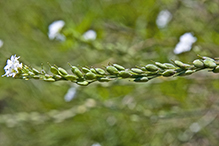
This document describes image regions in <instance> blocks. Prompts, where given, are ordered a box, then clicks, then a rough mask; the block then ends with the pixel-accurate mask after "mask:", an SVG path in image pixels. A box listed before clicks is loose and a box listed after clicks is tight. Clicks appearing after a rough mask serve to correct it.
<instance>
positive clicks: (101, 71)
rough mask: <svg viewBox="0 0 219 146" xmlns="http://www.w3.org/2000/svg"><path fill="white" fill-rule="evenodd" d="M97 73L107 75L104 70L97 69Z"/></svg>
mask: <svg viewBox="0 0 219 146" xmlns="http://www.w3.org/2000/svg"><path fill="white" fill-rule="evenodd" d="M95 71H96V72H97V73H98V74H100V75H105V74H106V73H105V71H104V70H103V69H102V68H95Z"/></svg>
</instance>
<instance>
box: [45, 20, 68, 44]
mask: <svg viewBox="0 0 219 146" xmlns="http://www.w3.org/2000/svg"><path fill="white" fill-rule="evenodd" d="M64 25H65V22H64V21H63V20H58V21H54V22H53V23H52V24H50V25H49V32H48V37H49V39H50V40H53V39H57V40H61V41H64V40H65V36H64V35H62V34H60V31H61V30H62V28H63V27H64Z"/></svg>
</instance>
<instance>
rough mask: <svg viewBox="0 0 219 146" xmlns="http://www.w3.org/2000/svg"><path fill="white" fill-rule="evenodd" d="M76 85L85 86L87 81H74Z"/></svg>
mask: <svg viewBox="0 0 219 146" xmlns="http://www.w3.org/2000/svg"><path fill="white" fill-rule="evenodd" d="M76 83H77V84H78V85H81V86H87V85H88V84H89V82H88V81H81V82H76Z"/></svg>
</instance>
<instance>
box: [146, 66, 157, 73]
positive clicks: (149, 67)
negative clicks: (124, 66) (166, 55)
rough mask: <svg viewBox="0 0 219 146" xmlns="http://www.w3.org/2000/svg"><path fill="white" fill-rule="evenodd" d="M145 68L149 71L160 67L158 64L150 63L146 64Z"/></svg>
mask: <svg viewBox="0 0 219 146" xmlns="http://www.w3.org/2000/svg"><path fill="white" fill-rule="evenodd" d="M145 68H146V69H147V70H148V71H153V72H154V71H157V70H158V69H159V68H158V67H157V66H156V65H154V64H148V65H146V66H145Z"/></svg>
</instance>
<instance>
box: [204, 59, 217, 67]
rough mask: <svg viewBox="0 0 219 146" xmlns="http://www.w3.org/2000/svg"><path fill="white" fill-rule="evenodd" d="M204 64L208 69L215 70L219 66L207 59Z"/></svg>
mask: <svg viewBox="0 0 219 146" xmlns="http://www.w3.org/2000/svg"><path fill="white" fill-rule="evenodd" d="M203 62H204V65H205V67H207V68H215V67H216V66H217V64H216V63H215V62H214V61H212V60H210V59H206V60H204V61H203Z"/></svg>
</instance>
